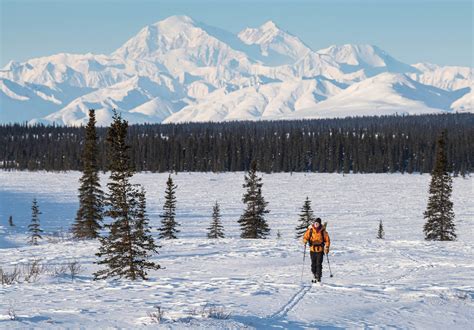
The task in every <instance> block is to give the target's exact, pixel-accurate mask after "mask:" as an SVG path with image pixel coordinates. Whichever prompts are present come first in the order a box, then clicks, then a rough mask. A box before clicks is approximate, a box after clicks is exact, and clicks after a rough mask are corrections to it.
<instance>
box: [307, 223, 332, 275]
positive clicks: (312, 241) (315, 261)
mask: <svg viewBox="0 0 474 330" xmlns="http://www.w3.org/2000/svg"><path fill="white" fill-rule="evenodd" d="M303 242H304V244H305V245H306V244H309V246H310V248H309V255H310V257H311V272H312V273H313V275H314V281H316V282H321V276H322V273H323V259H324V254H328V253H329V246H330V245H331V240H330V239H329V235H328V233H327V231H326V229H325V228H324V226H323V225H321V219H320V218H317V219H316V221H315V222H314V223H313V224H312V225H310V226H309V227H308V229H307V230H306V232H305V233H304V236H303Z"/></svg>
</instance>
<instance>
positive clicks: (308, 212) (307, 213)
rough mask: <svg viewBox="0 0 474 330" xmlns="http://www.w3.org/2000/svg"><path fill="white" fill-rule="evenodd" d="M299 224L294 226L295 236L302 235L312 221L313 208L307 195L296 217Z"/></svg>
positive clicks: (299, 236)
mask: <svg viewBox="0 0 474 330" xmlns="http://www.w3.org/2000/svg"><path fill="white" fill-rule="evenodd" d="M298 221H299V224H298V226H296V228H295V230H296V238H301V237H303V235H304V233H305V232H306V229H308V227H309V226H310V225H311V224H312V223H313V221H314V213H313V209H312V208H311V201H310V200H309V198H308V197H306V200H305V201H304V204H303V207H302V208H301V213H300V218H299V219H298Z"/></svg>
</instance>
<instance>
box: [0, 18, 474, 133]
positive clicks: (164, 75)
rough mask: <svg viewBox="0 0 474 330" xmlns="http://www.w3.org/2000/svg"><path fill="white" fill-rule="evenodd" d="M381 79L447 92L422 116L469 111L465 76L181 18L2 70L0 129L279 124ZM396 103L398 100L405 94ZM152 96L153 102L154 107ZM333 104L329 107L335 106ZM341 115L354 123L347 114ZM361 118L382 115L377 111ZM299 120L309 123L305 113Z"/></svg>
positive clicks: (362, 49)
mask: <svg viewBox="0 0 474 330" xmlns="http://www.w3.org/2000/svg"><path fill="white" fill-rule="evenodd" d="M387 72H388V73H397V74H407V75H408V76H409V77H410V78H411V79H413V80H416V81H418V82H420V83H421V84H419V85H413V86H414V88H415V89H416V88H421V89H422V90H420V91H414V92H413V93H414V94H418V95H424V94H426V93H425V92H424V91H423V90H424V89H426V88H425V87H424V86H427V85H430V86H434V87H437V88H441V89H443V90H444V91H441V92H440V93H441V94H442V95H445V92H453V93H452V94H451V95H450V96H447V97H448V98H450V99H452V102H451V104H453V106H452V107H449V106H448V107H446V106H445V104H444V103H443V102H442V105H443V107H441V108H439V107H437V104H436V102H431V101H430V100H419V101H420V102H422V103H430V104H429V108H430V109H431V110H429V111H433V112H439V111H449V110H450V109H454V110H455V111H457V110H456V109H460V111H472V107H471V103H470V102H468V100H467V97H465V98H463V96H464V94H465V93H464V92H465V91H464V90H463V88H466V87H470V86H472V82H473V76H472V68H466V67H440V66H437V65H434V64H428V63H419V64H415V65H413V66H411V65H408V64H405V63H402V62H400V61H399V60H397V59H395V58H394V57H392V56H391V55H389V54H388V53H387V52H385V51H384V50H382V49H380V48H378V47H376V46H372V45H351V44H346V45H341V46H330V47H328V48H326V49H322V50H319V51H313V50H311V49H310V48H309V47H308V46H306V45H305V44H304V42H303V41H301V40H300V39H299V38H298V37H296V36H293V35H291V34H290V33H288V32H285V31H283V30H281V29H280V28H278V26H277V25H276V24H275V23H274V22H272V21H268V22H266V23H264V24H263V25H261V26H259V27H257V28H246V29H243V30H242V31H241V32H240V33H238V34H237V35H234V34H232V33H229V32H227V31H224V30H222V29H220V28H217V27H213V26H209V25H206V24H205V23H202V22H196V21H195V20H193V19H192V18H190V17H188V16H171V17H168V18H166V19H164V20H162V21H159V22H156V23H154V24H151V25H148V26H146V27H144V28H143V29H141V30H140V31H139V32H138V33H137V34H136V35H135V36H133V37H132V38H130V39H129V40H128V41H126V42H125V43H124V44H123V45H122V46H121V47H119V48H118V49H117V50H116V51H114V52H113V53H112V54H104V55H101V54H91V53H88V54H67V53H60V54H56V55H51V56H45V57H39V58H33V59H30V60H28V61H25V62H15V61H11V62H10V63H8V64H7V65H6V66H5V67H4V68H3V69H2V70H0V79H2V92H1V93H0V122H1V123H6V122H15V121H25V120H31V122H46V123H51V122H53V121H54V122H57V123H58V124H68V125H77V124H80V123H83V122H84V121H85V120H86V118H85V117H84V114H85V113H87V109H88V108H89V107H92V106H94V107H98V109H100V111H101V112H103V113H104V115H103V116H102V118H103V120H102V121H100V124H101V125H107V124H108V120H109V119H110V116H109V115H107V113H109V114H110V111H111V110H112V108H111V107H113V106H116V108H117V110H119V111H125V112H126V114H125V117H127V118H129V119H130V120H131V121H132V122H145V121H146V122H161V121H164V120H166V121H167V122H172V121H174V120H177V121H182V120H186V121H203V120H221V119H219V118H222V120H243V119H270V118H272V119H277V117H276V116H279V115H280V116H281V118H284V116H286V115H287V114H288V113H292V112H299V110H301V109H302V105H303V104H306V105H307V108H313V106H314V105H316V103H318V102H320V101H321V100H323V99H324V100H326V99H327V100H329V99H331V98H332V97H333V96H335V95H337V94H338V93H339V91H340V90H341V89H344V88H347V87H349V86H351V85H354V84H358V83H360V82H363V81H365V80H370V79H371V78H373V77H376V76H377V75H380V74H383V73H387ZM134 77H144V78H147V79H150V80H151V81H155V82H157V84H158V85H159V86H161V87H157V88H158V89H160V88H161V89H162V88H165V87H163V86H164V85H165V86H166V88H165V89H168V91H166V92H157V93H158V95H154V92H153V91H149V92H150V93H148V94H147V95H146V96H145V95H142V96H139V95H141V94H142V91H141V90H140V87H136V86H135V87H134V86H130V84H129V83H127V81H130V80H131V79H133V78H134ZM307 79H310V80H311V79H315V80H317V81H319V82H320V83H319V84H327V85H328V86H323V88H324V89H328V91H321V90H318V88H319V87H314V88H315V90H314V91H313V92H308V93H307V95H306V96H302V95H300V94H299V93H302V94H304V92H301V90H306V89H307V88H309V89H311V88H312V87H295V84H296V85H298V84H299V85H302V86H303V85H307V82H304V81H305V80H307ZM120 84H122V85H120ZM368 84H369V85H370V84H372V82H370V83H368ZM265 85H268V88H264V87H263V86H265ZM329 85H332V86H329ZM113 86H115V87H113ZM117 86H119V87H120V88H124V91H123V93H122V94H124V95H125V94H126V95H135V96H136V97H131V96H130V97H124V96H123V95H122V96H120V95H117V93H116V92H115V91H116V89H117ZM398 92H400V91H399V90H397V89H393V90H392V93H395V94H396V93H398ZM246 93H248V94H246ZM91 94H92V95H91ZM310 94H314V95H316V96H315V97H311V95H310ZM285 95H286V96H285ZM221 96H222V97H223V98H222V99H220V97H221ZM399 96H400V97H399V99H400V100H403V99H405V95H399ZM155 97H158V99H155V100H154V101H152V100H153V99H154V98H155ZM373 97H374V96H373V95H369V93H368V92H367V93H366V94H365V95H364V93H363V92H362V91H361V93H358V94H357V99H358V100H362V99H364V98H366V102H365V105H366V106H371V104H372V103H371V101H370V100H371V99H372V98H373ZM273 98H275V99H273ZM436 98H438V97H436ZM454 98H456V99H454ZM461 98H463V99H461ZM300 99H301V100H300ZM458 99H460V100H459V102H457V103H456V101H458ZM392 100H393V102H394V103H393V107H392V108H395V107H397V106H398V107H405V106H410V104H407V103H400V104H398V105H397V104H396V97H393V98H392ZM336 101H337V100H336ZM336 101H334V102H333V103H331V104H332V106H333V107H336V106H337V102H336ZM277 106H281V109H276V107H277ZM416 106H417V109H419V108H420V107H419V105H416ZM268 107H270V108H269V109H270V110H268V109H267V108H268ZM133 109H136V111H132V110H133ZM206 109H207V110H206ZM377 109H381V112H380V113H379V112H378V110H377ZM181 111H183V113H182V114H179V112H181ZM206 112H208V113H206ZM339 112H340V114H344V115H357V112H356V113H353V114H352V113H347V111H346V109H341V111H339ZM368 112H369V113H373V114H382V113H386V111H385V110H384V109H383V108H380V107H378V108H377V107H372V108H370V109H368ZM412 112H417V111H416V110H415V109H413V110H412ZM304 113H307V115H308V116H309V117H315V116H317V114H316V113H311V111H306V112H304ZM301 114H303V112H301Z"/></svg>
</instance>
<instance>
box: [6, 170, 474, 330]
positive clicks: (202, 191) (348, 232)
mask: <svg viewBox="0 0 474 330" xmlns="http://www.w3.org/2000/svg"><path fill="white" fill-rule="evenodd" d="M79 175H80V174H79V173H77V172H68V173H30V172H0V181H1V182H2V183H3V184H2V186H1V187H0V201H1V204H0V206H1V207H0V224H1V226H2V227H0V267H2V268H4V269H11V268H12V267H14V265H15V264H25V263H27V262H28V261H29V260H32V259H34V258H41V260H42V263H45V264H48V265H50V266H51V267H54V266H55V265H60V264H64V263H67V262H68V261H71V260H78V261H79V262H80V263H81V265H82V267H83V271H82V272H81V274H80V275H79V276H78V277H77V278H76V280H75V281H74V282H72V281H71V279H70V277H68V276H66V275H64V276H54V275H51V274H44V275H42V276H41V277H40V279H39V280H38V281H37V282H34V283H20V284H14V285H6V286H0V296H1V300H0V328H8V329H11V328H25V327H27V328H28V327H38V328H50V327H57V328H71V327H72V328H77V327H84V328H92V327H99V328H105V327H122V328H137V327H156V326H157V324H153V323H151V318H150V317H149V316H148V313H150V312H153V311H154V310H155V308H154V306H160V307H161V308H163V310H164V320H163V322H162V323H161V324H160V325H159V326H160V327H163V328H193V329H194V328H219V329H220V328H245V327H250V328H259V329H261V328H297V329H298V328H326V327H331V328H339V327H340V328H365V327H380V328H433V329H435V328H445V327H449V328H453V329H467V328H469V327H470V324H471V323H472V322H473V321H474V316H473V313H472V310H473V307H474V302H473V299H474V280H473V278H474V266H473V265H472V255H473V248H474V244H473V242H474V240H473V237H474V236H473V235H472V234H473V224H472V222H471V221H470V220H472V218H473V215H474V208H473V205H472V196H473V194H472V193H473V180H472V178H468V179H462V178H456V179H455V180H454V189H453V202H454V211H455V214H456V225H457V230H458V241H456V242H426V241H424V240H423V233H422V226H423V223H424V220H423V217H422V214H423V211H424V209H425V207H426V201H427V197H428V196H427V190H428V184H429V179H430V177H429V176H428V175H400V174H366V175H346V176H342V175H339V174H303V173H294V174H293V175H290V174H288V173H285V174H270V175H267V174H264V175H263V180H264V187H263V193H264V196H265V198H266V200H267V201H268V202H269V209H270V210H271V213H270V214H269V215H268V221H269V225H270V227H271V228H272V233H271V234H272V235H271V237H270V238H269V239H267V240H242V239H240V238H239V228H238V225H237V219H238V217H239V215H240V213H241V211H242V209H243V205H242V203H241V200H240V199H241V196H242V193H243V188H242V183H243V173H224V174H211V173H179V174H178V175H175V176H174V177H173V178H174V179H175V182H176V183H177V185H178V191H177V199H178V210H177V211H178V212H177V220H178V221H179V222H180V223H181V227H180V229H181V233H180V238H179V239H177V240H174V241H160V242H159V243H160V244H161V245H162V248H161V249H160V254H159V255H157V256H156V261H158V262H159V263H160V264H161V265H162V266H163V267H165V269H162V270H159V271H154V272H151V273H150V274H149V275H150V280H149V281H146V282H130V281H125V280H120V281H93V280H92V273H93V272H94V271H95V270H96V269H97V266H96V265H95V264H94V263H93V262H94V261H95V260H96V259H95V256H94V253H95V252H96V250H97V247H98V243H97V242H72V241H64V242H59V243H55V244H54V243H42V244H41V245H39V246H36V247H34V246H28V245H26V244H25V241H26V238H25V235H24V231H25V228H26V225H27V224H28V222H29V216H30V210H29V207H30V205H31V201H32V198H33V197H36V198H37V199H38V203H39V207H40V210H41V211H42V212H43V214H42V215H41V221H42V224H43V227H44V229H45V231H47V232H53V231H56V230H59V228H61V227H62V228H63V229H67V228H69V226H70V224H71V222H72V221H73V218H74V215H75V211H76V208H77V200H76V199H77V197H76V190H77V186H78V184H77V179H78V178H79ZM166 178H167V174H151V173H139V174H137V175H136V176H135V177H134V180H135V181H136V182H139V183H142V184H143V185H144V186H145V188H146V190H147V202H148V210H149V214H150V218H151V224H152V226H153V227H154V228H156V227H157V226H158V225H159V222H158V221H159V219H158V212H159V211H160V207H161V205H162V203H163V197H162V196H163V192H164V189H165V181H166ZM103 179H104V183H105V180H106V177H103ZM306 196H309V198H310V199H311V200H312V202H313V209H314V211H315V214H316V215H318V216H320V217H322V219H323V221H328V223H329V225H328V232H329V234H330V236H331V240H332V246H331V253H330V262H331V269H332V271H333V273H334V277H333V278H329V272H328V269H327V261H326V260H325V261H324V270H323V282H324V284H323V286H321V287H319V286H317V285H313V286H310V283H309V280H310V278H311V276H310V270H309V264H310V261H309V257H308V256H307V258H306V261H305V268H304V275H303V282H301V274H302V262H303V246H302V244H301V243H300V241H299V240H296V239H295V238H294V227H295V226H296V223H297V215H298V213H299V209H300V208H301V206H302V204H303V201H304V199H305V198H306ZM215 200H218V201H219V202H220V204H221V211H222V214H223V224H224V229H225V231H226V234H227V237H228V238H226V239H223V240H215V241H214V240H208V239H206V238H205V234H206V228H207V227H208V225H209V223H210V215H211V211H212V204H213V203H214V202H215ZM10 214H12V215H13V217H14V221H15V223H16V225H17V227H15V229H14V231H11V230H10V229H9V228H6V226H5V225H6V223H7V219H8V216H9V215H10ZM379 220H382V221H383V224H384V228H385V233H386V240H377V239H375V236H376V233H377V228H378V221H379ZM277 230H280V232H281V234H282V239H281V240H277V239H276V232H277ZM154 233H155V234H156V231H154ZM206 304H208V306H211V307H212V306H215V307H216V308H222V310H224V311H225V312H226V313H230V317H229V319H227V320H219V319H213V318H209V317H205V316H204V317H203V316H202V315H201V314H202V309H203V308H204V306H206ZM10 308H13V309H14V310H15V313H16V314H17V317H18V320H15V321H11V320H10V319H9V316H8V310H9V309H10Z"/></svg>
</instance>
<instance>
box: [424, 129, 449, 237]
mask: <svg viewBox="0 0 474 330" xmlns="http://www.w3.org/2000/svg"><path fill="white" fill-rule="evenodd" d="M452 186H453V180H452V178H451V176H450V175H449V172H448V159H447V156H446V130H444V131H443V132H441V134H440V136H439V138H438V141H437V145H436V161H435V166H434V169H433V172H431V183H430V190H429V193H430V197H429V199H428V206H427V208H426V211H425V213H424V218H425V219H426V223H425V226H424V229H423V231H424V233H425V239H426V240H435V241H453V240H455V239H456V233H455V224H454V211H453V202H451V192H452Z"/></svg>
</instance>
